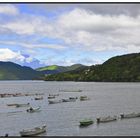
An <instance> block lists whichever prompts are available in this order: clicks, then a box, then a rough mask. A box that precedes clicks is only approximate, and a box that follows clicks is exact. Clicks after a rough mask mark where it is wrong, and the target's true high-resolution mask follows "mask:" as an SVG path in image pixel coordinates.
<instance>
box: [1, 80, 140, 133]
mask: <svg viewBox="0 0 140 140" xmlns="http://www.w3.org/2000/svg"><path fill="white" fill-rule="evenodd" d="M63 90H68V91H70V90H73V91H74V90H75V91H76V90H82V92H63ZM139 91H140V84H139V83H95V82H43V81H1V82H0V93H18V92H22V93H29V94H33V93H39V94H42V93H43V94H44V95H43V97H44V99H43V100H34V97H35V96H28V97H26V96H23V97H11V98H0V124H1V130H0V136H4V135H5V134H6V133H8V134H9V136H19V131H21V130H22V129H28V128H34V127H36V126H41V125H43V124H47V133H44V134H42V135H41V136H139V135H140V133H139V132H140V125H139V124H140V118H133V119H125V120H117V121H116V122H110V123H105V124H99V125H97V124H96V123H94V124H93V125H90V126H88V127H86V128H80V127H79V121H80V120H83V119H85V118H91V119H93V120H94V121H95V120H96V118H97V117H102V116H108V115H117V116H119V115H120V114H121V113H131V112H140V106H139V105H140V93H139ZM58 93H59V94H60V95H59V96H58V97H56V99H58V100H59V99H62V98H69V97H80V96H82V95H86V96H88V97H89V98H90V100H87V101H80V100H79V99H78V100H77V101H76V102H66V103H58V104H48V99H47V97H48V95H49V94H58ZM28 102H29V103H30V104H31V106H32V107H35V108H36V107H39V106H40V107H41V111H40V112H35V113H27V112H26V110H27V108H28V107H19V108H16V107H12V106H11V107H10V106H7V104H12V103H20V104H21V103H23V104H24V103H28Z"/></svg>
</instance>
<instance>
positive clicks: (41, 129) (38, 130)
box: [19, 125, 46, 137]
mask: <svg viewBox="0 0 140 140" xmlns="http://www.w3.org/2000/svg"><path fill="white" fill-rule="evenodd" d="M44 132H46V125H43V126H41V127H35V128H33V129H28V130H22V131H20V132H19V133H20V135H21V136H22V137H28V136H36V135H39V134H41V133H44Z"/></svg>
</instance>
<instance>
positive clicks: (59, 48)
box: [0, 41, 65, 52]
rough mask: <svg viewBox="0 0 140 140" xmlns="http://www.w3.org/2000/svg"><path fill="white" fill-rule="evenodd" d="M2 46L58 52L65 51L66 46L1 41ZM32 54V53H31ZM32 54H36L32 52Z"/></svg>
mask: <svg viewBox="0 0 140 140" xmlns="http://www.w3.org/2000/svg"><path fill="white" fill-rule="evenodd" d="M0 44H5V45H16V46H22V47H25V48H28V49H35V48H50V49H57V50H61V49H65V46H62V45H57V44H45V43H44V44H41V43H40V44H39V43H37V44H35V43H32V42H30V43H24V42H19V41H0ZM30 52H31V51H30ZM32 52H34V51H33V50H32Z"/></svg>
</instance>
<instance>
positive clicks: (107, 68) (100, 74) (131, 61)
mask: <svg viewBox="0 0 140 140" xmlns="http://www.w3.org/2000/svg"><path fill="white" fill-rule="evenodd" d="M45 80H52V81H98V82H99V81H101V82H138V81H139V82H140V53H133V54H127V55H122V56H116V57H112V58H110V59H109V60H107V61H106V62H104V63H103V64H101V65H93V66H91V67H86V68H85V69H82V70H79V71H71V72H65V73H60V74H54V75H48V76H46V77H45Z"/></svg>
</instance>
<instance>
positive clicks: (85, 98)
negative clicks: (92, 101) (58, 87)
mask: <svg viewBox="0 0 140 140" xmlns="http://www.w3.org/2000/svg"><path fill="white" fill-rule="evenodd" d="M85 100H89V98H88V97H87V96H80V101H85Z"/></svg>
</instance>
